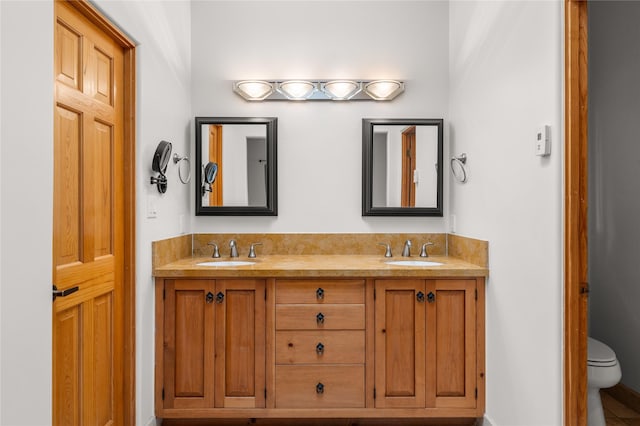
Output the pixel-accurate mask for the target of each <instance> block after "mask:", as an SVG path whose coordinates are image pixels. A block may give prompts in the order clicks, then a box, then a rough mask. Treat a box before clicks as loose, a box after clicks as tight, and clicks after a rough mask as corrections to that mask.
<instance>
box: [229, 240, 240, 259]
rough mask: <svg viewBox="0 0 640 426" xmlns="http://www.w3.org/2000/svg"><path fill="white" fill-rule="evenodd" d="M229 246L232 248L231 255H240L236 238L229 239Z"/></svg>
mask: <svg viewBox="0 0 640 426" xmlns="http://www.w3.org/2000/svg"><path fill="white" fill-rule="evenodd" d="M229 248H230V249H231V254H230V256H231V257H238V245H237V244H236V240H231V241H229Z"/></svg>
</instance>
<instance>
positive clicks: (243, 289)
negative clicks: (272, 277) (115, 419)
mask: <svg viewBox="0 0 640 426" xmlns="http://www.w3.org/2000/svg"><path fill="white" fill-rule="evenodd" d="M156 301H157V302H158V303H157V305H156V324H157V329H156V413H157V415H158V416H159V417H163V414H166V413H169V412H170V411H171V410H174V409H207V408H262V407H264V406H265V396H264V395H265V281H264V280H253V279H232V280H201V279H165V280H159V282H158V283H157V286H156ZM159 342H161V344H159Z"/></svg>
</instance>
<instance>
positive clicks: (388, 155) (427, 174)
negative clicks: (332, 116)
mask: <svg viewBox="0 0 640 426" xmlns="http://www.w3.org/2000/svg"><path fill="white" fill-rule="evenodd" d="M442 127H443V120H442V119H440V118H437V119H404V118H402V119H370V118H365V119H363V120H362V215H363V216H440V217H442V169H443V167H442V164H443V163H442V156H443V153H442V150H443V137H442Z"/></svg>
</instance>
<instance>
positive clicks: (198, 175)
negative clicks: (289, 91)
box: [194, 117, 278, 216]
mask: <svg viewBox="0 0 640 426" xmlns="http://www.w3.org/2000/svg"><path fill="white" fill-rule="evenodd" d="M207 124H221V125H224V124H248V125H252V124H255V125H264V126H266V144H267V146H266V148H267V158H266V160H267V166H266V167H267V173H266V206H203V205H202V166H201V165H202V141H203V139H202V126H203V125H207ZM195 126H196V161H195V165H194V169H195V180H194V182H195V194H196V197H195V198H196V216H277V215H278V182H277V181H278V167H277V160H278V158H277V157H278V156H277V145H278V143H277V138H278V137H277V136H278V128H277V127H278V119H277V118H275V117H196V119H195Z"/></svg>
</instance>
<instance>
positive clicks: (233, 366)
mask: <svg viewBox="0 0 640 426" xmlns="http://www.w3.org/2000/svg"><path fill="white" fill-rule="evenodd" d="M216 294H217V295H220V294H222V295H224V299H223V300H219V299H217V300H216V347H215V351H216V366H215V368H216V374H215V375H216V396H215V402H216V407H237V408H254V407H255V408H261V407H264V406H265V385H266V381H265V319H266V317H265V311H264V309H265V282H264V280H216Z"/></svg>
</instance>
